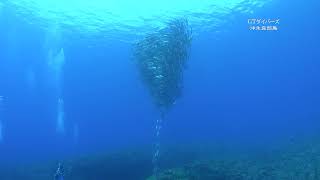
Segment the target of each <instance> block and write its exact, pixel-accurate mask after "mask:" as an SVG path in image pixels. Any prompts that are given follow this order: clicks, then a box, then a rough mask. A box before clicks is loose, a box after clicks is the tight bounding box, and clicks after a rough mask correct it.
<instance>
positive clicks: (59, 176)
mask: <svg viewBox="0 0 320 180" xmlns="http://www.w3.org/2000/svg"><path fill="white" fill-rule="evenodd" d="M63 177H64V170H63V166H62V164H61V163H59V165H58V169H57V171H56V173H55V174H54V180H64V178H63Z"/></svg>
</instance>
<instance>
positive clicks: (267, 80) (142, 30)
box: [0, 0, 320, 175]
mask: <svg viewBox="0 0 320 180" xmlns="http://www.w3.org/2000/svg"><path fill="white" fill-rule="evenodd" d="M45 1H47V0H43V3H36V1H29V3H27V2H28V1H26V0H19V1H10V0H5V1H1V2H0V96H1V97H2V101H0V102H1V104H0V106H1V108H2V109H1V111H0V112H1V114H0V118H1V119H0V123H2V124H0V126H1V127H0V128H1V130H0V132H1V131H2V132H1V133H2V135H1V136H2V140H1V142H0V164H1V165H7V164H16V163H20V162H24V163H25V162H27V163H28V162H37V161H47V160H49V161H50V160H54V161H57V160H60V159H65V158H69V157H77V156H80V155H90V154H94V153H102V152H103V153H108V152H118V151H123V150H125V149H147V150H148V151H149V150H150V154H152V144H153V143H154V141H155V140H154V135H155V129H154V126H155V122H156V120H157V119H159V117H160V113H159V111H158V110H157V108H156V106H155V105H154V104H153V101H152V98H151V97H150V95H149V92H148V90H147V88H146V86H145V85H144V84H143V83H142V81H141V78H140V76H139V74H138V70H137V67H136V64H135V62H134V60H133V57H132V56H133V55H132V48H133V44H134V42H136V41H138V40H139V39H141V38H143V37H144V36H145V35H146V34H147V33H149V32H152V31H154V30H155V29H158V28H161V27H163V26H165V25H164V24H165V23H164V22H165V21H166V20H167V19H170V18H174V17H176V16H184V17H186V18H188V19H189V21H190V26H191V27H192V28H193V33H194V36H193V40H192V45H191V56H190V59H189V61H188V67H187V69H186V70H185V71H184V73H185V75H184V76H185V77H184V88H183V95H182V97H181V98H179V99H178V101H177V102H176V104H175V105H174V106H173V107H172V108H171V109H170V110H169V112H168V113H167V114H166V116H165V119H164V122H163V127H162V130H161V138H160V141H161V146H166V145H168V146H169V145H170V146H171V145H173V146H175V145H177V146H178V145H190V146H191V145H194V146H195V147H200V145H201V144H202V145H203V144H209V145H212V146H219V147H223V148H222V149H224V150H222V152H220V153H222V154H223V151H230V150H232V151H237V152H247V153H249V154H250V153H251V152H256V151H268V150H272V149H277V148H281V147H283V146H285V145H286V144H290V143H292V141H294V142H296V141H298V142H300V141H309V140H310V139H312V138H317V137H318V138H319V137H320V134H319V128H320V124H319V118H320V93H319V92H320V81H319V80H320V71H319V69H320V61H319V60H320V46H319V41H320V37H319V32H320V21H319V20H318V17H320V14H319V12H318V11H319V8H318V7H319V5H320V4H319V2H317V1H311V0H310V1H305V2H302V1H301V2H296V1H281V2H280V1H239V2H237V1H232V3H231V1H230V2H229V3H228V2H227V1H212V2H210V1H204V2H203V5H201V3H197V2H193V1H190V6H188V4H187V3H183V2H179V3H180V4H179V3H178V1H177V3H173V4H170V3H169V2H166V1H163V3H167V4H161V3H160V2H158V1H155V4H152V3H151V2H143V1H137V2H136V3H133V2H130V3H129V2H128V3H129V4H126V2H125V1H119V4H115V3H117V1H115V2H112V3H113V6H110V4H108V3H106V4H104V3H103V1H96V2H95V1H92V2H90V3H89V4H86V2H85V1H80V2H81V3H78V5H77V3H75V4H70V3H65V2H63V1H56V2H54V1H49V0H48V4H46V3H44V2H45ZM70 2H71V3H72V1H70ZM52 3H53V4H55V3H56V4H55V5H56V7H53V6H54V5H52ZM64 3H65V4H64ZM73 3H74V2H73ZM95 3H97V5H95ZM144 3H145V4H144ZM192 3H194V4H192ZM45 4H46V5H45ZM132 4H135V6H136V7H133V8H130V5H132ZM159 4H161V5H159ZM104 5H105V6H104ZM143 5H145V7H143ZM74 6H75V7H74ZM158 6H159V8H158V9H157V7H158ZM72 7H74V8H72ZM84 7H85V8H84ZM112 7H113V8H115V7H116V10H114V11H112ZM166 7H167V8H168V9H166ZM50 8H51V9H50ZM68 8H69V9H68ZM82 8H83V9H82ZM95 8H96V9H95ZM104 8H106V10H105V11H106V12H105V11H104ZM135 8H138V10H135ZM139 8H140V9H139ZM148 8H149V10H148V11H147V10H145V9H148ZM193 8H194V9H193ZM196 8H198V9H196ZM139 10H140V11H139ZM193 10H194V11H193ZM108 11H110V12H108ZM138 12H139V13H140V14H139V13H138ZM136 13H137V14H136ZM250 18H262V19H263V18H265V19H270V18H271V19H280V24H279V25H278V27H279V29H278V30H277V31H251V30H249V28H248V27H249V25H248V22H247V21H248V19H250ZM52 24H53V25H52ZM57 24H58V27H59V29H58V30H57V31H58V32H59V34H60V35H61V37H59V38H61V39H62V40H61V41H59V42H58V43H60V46H61V47H63V50H64V57H65V64H64V66H63V69H62V73H61V74H62V75H61V76H62V78H61V79H62V80H61V83H60V84H59V85H55V84H54V83H55V82H56V80H55V78H54V77H53V75H52V73H51V72H50V70H48V66H47V65H48V59H47V56H48V49H47V48H46V46H47V45H46V43H47V42H46V41H47V39H48V32H50V30H52V29H54V28H55V27H57ZM52 27H54V28H52ZM54 38H58V37H56V36H53V39H54ZM49 42H50V43H51V45H49V46H52V47H54V46H55V45H54V43H56V42H55V41H54V40H51V41H49ZM57 86H59V89H60V90H57V89H56V87H57ZM58 91H61V94H60V95H61V97H63V102H64V103H63V104H64V108H63V109H64V123H65V124H64V131H63V133H58V132H57V128H56V121H57V92H58ZM75 126H76V128H75ZM75 129H76V130H75ZM150 161H151V160H150ZM150 175H151V172H150Z"/></svg>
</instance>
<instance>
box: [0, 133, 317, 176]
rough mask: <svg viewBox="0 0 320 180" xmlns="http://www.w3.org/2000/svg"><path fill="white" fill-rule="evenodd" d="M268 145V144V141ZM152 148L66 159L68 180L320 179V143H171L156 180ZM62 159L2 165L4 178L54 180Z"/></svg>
mask: <svg viewBox="0 0 320 180" xmlns="http://www.w3.org/2000/svg"><path fill="white" fill-rule="evenodd" d="M262 144H263V143H262ZM151 159H152V154H151V153H150V149H147V148H144V149H143V148H142V149H140V150H132V149H131V150H125V151H121V152H117V153H100V154H95V155H90V156H89V155H85V156H81V157H77V158H70V159H66V160H64V161H63V164H64V170H65V177H64V179H65V180H155V179H157V180H319V179H320V167H319V165H320V142H319V140H317V139H316V138H314V139H313V140H308V142H307V141H299V142H295V141H292V142H291V143H287V144H286V145H279V146H278V147H277V146H275V147H274V148H270V147H265V148H264V147H263V146H260V147H259V148H256V147H245V146H243V147H242V148H236V147H233V146H232V144H229V145H226V144H223V145H208V144H206V145H204V144H202V145H199V144H198V145H195V144H194V145H188V146H185V145H179V146H177V145H171V146H166V147H164V146H163V148H162V154H161V160H160V162H159V166H160V168H161V171H160V172H159V174H158V175H157V178H155V176H152V162H151ZM57 164H58V162H57V161H50V162H41V163H39V162H38V163H34V164H32V165H31V164H20V165H19V166H15V167H13V166H2V167H1V169H0V179H1V180H22V179H23V180H46V179H54V178H53V175H54V173H55V170H56V168H57Z"/></svg>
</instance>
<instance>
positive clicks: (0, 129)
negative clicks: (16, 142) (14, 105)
mask: <svg viewBox="0 0 320 180" xmlns="http://www.w3.org/2000/svg"><path fill="white" fill-rule="evenodd" d="M3 99H4V98H3V96H0V142H2V140H3V125H2V117H3V113H2V112H3V107H2V106H3Z"/></svg>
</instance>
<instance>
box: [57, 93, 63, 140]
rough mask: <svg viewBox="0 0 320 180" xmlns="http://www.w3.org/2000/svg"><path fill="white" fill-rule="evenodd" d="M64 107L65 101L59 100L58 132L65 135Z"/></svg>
mask: <svg viewBox="0 0 320 180" xmlns="http://www.w3.org/2000/svg"><path fill="white" fill-rule="evenodd" d="M63 109H64V105H63V99H61V98H59V99H58V115H57V132H58V133H61V134H63V133H64V132H65V127H64V110H63Z"/></svg>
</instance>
